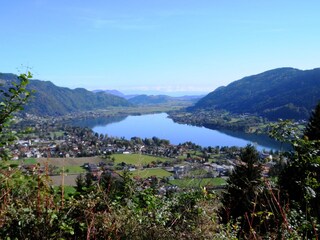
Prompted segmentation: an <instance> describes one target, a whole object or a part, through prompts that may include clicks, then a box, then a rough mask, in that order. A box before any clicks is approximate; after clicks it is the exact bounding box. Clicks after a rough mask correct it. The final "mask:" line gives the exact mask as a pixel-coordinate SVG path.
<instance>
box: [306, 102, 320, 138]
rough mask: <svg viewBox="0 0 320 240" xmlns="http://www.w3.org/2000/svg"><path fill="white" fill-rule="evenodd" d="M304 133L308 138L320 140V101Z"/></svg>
mask: <svg viewBox="0 0 320 240" xmlns="http://www.w3.org/2000/svg"><path fill="white" fill-rule="evenodd" d="M304 135H305V136H306V137H307V138H308V140H320V102H319V103H318V105H317V106H316V108H315V110H314V111H313V112H312V115H311V117H310V119H309V123H308V125H307V126H306V129H305V131H304Z"/></svg>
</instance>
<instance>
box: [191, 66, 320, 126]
mask: <svg viewBox="0 0 320 240" xmlns="http://www.w3.org/2000/svg"><path fill="white" fill-rule="evenodd" d="M319 100H320V68H316V69H313V70H305V71H302V70H298V69H294V68H278V69H274V70H270V71H266V72H263V73H260V74H257V75H253V76H249V77H245V78H242V79H240V80H238V81H234V82H232V83H230V84H229V85H228V86H226V87H220V88H218V89H216V90H215V91H213V92H211V93H209V94H208V95H207V96H206V97H204V98H202V99H201V100H200V101H198V102H197V104H196V105H195V106H194V107H193V108H192V110H196V109H197V110H198V109H225V110H227V111H230V112H233V113H239V114H242V113H251V114H258V115H260V116H263V117H266V118H269V119H271V120H277V119H278V118H284V119H288V118H290V119H307V118H308V117H309V114H310V112H311V110H312V109H313V108H314V107H315V106H316V104H317V103H318V101H319Z"/></svg>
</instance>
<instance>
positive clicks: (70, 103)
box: [0, 73, 131, 116]
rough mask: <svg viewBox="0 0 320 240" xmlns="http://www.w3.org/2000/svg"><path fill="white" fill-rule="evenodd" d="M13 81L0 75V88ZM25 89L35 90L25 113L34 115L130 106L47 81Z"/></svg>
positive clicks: (110, 97)
mask: <svg viewBox="0 0 320 240" xmlns="http://www.w3.org/2000/svg"><path fill="white" fill-rule="evenodd" d="M13 81H17V76H16V75H14V74H8V73H0V83H1V84H2V86H1V88H8V87H9V86H10V84H11V83H12V82H13ZM27 88H28V89H29V90H35V93H34V94H33V98H32V99H31V101H30V102H29V103H28V104H27V105H26V106H25V111H26V112H28V113H32V114H36V115H42V116H44V115H48V116H58V115H64V114H68V113H72V112H79V111H89V110H96V109H105V108H107V107H111V106H112V107H114V106H131V103H129V102H128V101H127V100H125V99H123V98H121V97H117V96H114V95H112V94H107V93H104V92H98V93H93V92H91V91H88V90H86V89H83V88H76V89H69V88H64V87H58V86H56V85H54V84H53V83H52V82H49V81H40V80H31V81H30V84H29V85H28V87H27Z"/></svg>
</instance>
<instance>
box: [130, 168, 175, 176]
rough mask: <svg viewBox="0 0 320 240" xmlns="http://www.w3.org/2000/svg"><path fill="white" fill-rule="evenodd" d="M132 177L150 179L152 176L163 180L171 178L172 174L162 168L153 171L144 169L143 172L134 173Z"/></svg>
mask: <svg viewBox="0 0 320 240" xmlns="http://www.w3.org/2000/svg"><path fill="white" fill-rule="evenodd" d="M131 173H132V176H133V177H134V176H139V177H141V178H148V177H151V176H156V177H159V178H163V177H169V176H171V175H172V174H171V173H170V172H168V171H166V170H164V169H162V168H152V169H143V170H136V171H132V172H131Z"/></svg>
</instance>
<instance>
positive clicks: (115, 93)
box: [92, 89, 138, 100]
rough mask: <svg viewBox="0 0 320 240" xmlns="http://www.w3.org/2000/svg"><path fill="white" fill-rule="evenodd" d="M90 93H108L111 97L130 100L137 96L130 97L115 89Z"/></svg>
mask: <svg viewBox="0 0 320 240" xmlns="http://www.w3.org/2000/svg"><path fill="white" fill-rule="evenodd" d="M92 92H94V93H100V92H104V93H108V94H112V95H115V96H118V97H122V98H125V99H127V100H128V99H130V98H133V97H136V96H138V94H131V95H126V94H124V93H122V92H120V91H118V90H115V89H112V90H93V91H92Z"/></svg>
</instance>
